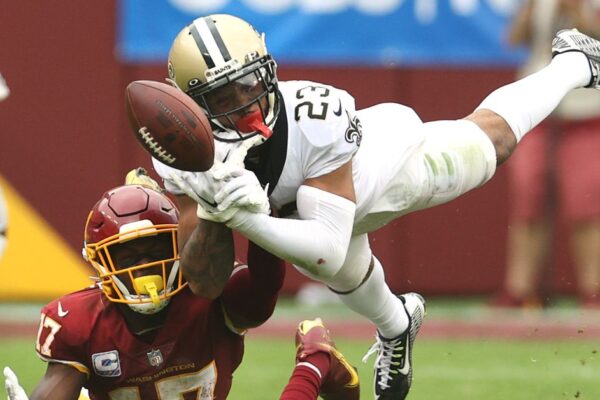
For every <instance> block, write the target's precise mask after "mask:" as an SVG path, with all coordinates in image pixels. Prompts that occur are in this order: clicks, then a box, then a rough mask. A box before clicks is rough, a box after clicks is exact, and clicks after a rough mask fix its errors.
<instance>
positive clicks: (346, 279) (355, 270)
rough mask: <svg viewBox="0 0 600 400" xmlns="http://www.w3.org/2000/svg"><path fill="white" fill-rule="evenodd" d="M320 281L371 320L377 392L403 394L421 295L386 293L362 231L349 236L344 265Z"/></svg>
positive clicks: (421, 309) (421, 314)
mask: <svg viewBox="0 0 600 400" xmlns="http://www.w3.org/2000/svg"><path fill="white" fill-rule="evenodd" d="M325 283H326V284H327V285H328V286H329V287H330V289H331V290H333V291H334V292H335V293H337V294H338V296H339V298H340V299H341V300H342V302H343V303H344V304H346V305H347V306H348V307H349V308H350V309H352V310H353V311H355V312H357V313H359V314H361V315H363V316H364V317H366V318H368V319H369V320H370V321H371V322H373V323H374V324H375V325H376V326H377V335H376V343H375V345H374V346H373V351H374V352H377V359H376V361H375V382H374V385H375V393H376V395H377V396H378V397H377V398H379V399H381V400H385V399H388V398H389V399H403V398H404V397H406V395H407V394H408V390H409V389H410V385H411V380H412V365H411V362H410V360H411V357H412V345H413V343H414V340H415V336H416V334H417V332H418V330H419V328H420V326H421V323H422V321H423V317H424V312H425V301H424V300H423V298H422V297H421V296H420V295H417V294H406V295H401V296H396V295H394V294H393V293H392V291H391V290H390V289H389V287H388V285H387V283H386V282H385V274H384V270H383V267H382V265H381V263H380V262H379V260H378V259H377V258H376V257H375V256H374V255H373V254H372V253H371V249H370V247H369V239H368V236H367V235H366V234H363V235H358V236H354V237H353V238H352V239H351V241H350V246H349V248H348V254H347V256H346V261H345V262H344V265H343V266H342V268H341V269H340V271H339V272H338V273H337V274H336V275H335V276H334V277H333V278H331V279H329V280H327V281H325ZM369 354H371V352H370V353H369Z"/></svg>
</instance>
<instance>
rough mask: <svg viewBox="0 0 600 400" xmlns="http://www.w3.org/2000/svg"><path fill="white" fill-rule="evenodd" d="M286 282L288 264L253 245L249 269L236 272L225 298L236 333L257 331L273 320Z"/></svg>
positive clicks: (250, 248)
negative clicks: (259, 327) (248, 330)
mask: <svg viewBox="0 0 600 400" xmlns="http://www.w3.org/2000/svg"><path fill="white" fill-rule="evenodd" d="M284 278H285V263H284V262H283V261H282V260H281V259H279V258H277V257H275V256H274V255H272V254H271V253H269V252H268V251H266V250H264V249H262V248H260V247H259V246H257V245H255V244H254V243H252V242H249V243H248V265H247V266H245V265H240V266H239V267H237V268H236V270H235V272H234V273H233V275H232V276H231V278H230V279H229V281H228V282H227V285H226V286H225V290H224V291H223V296H222V297H221V301H222V302H223V308H224V309H225V313H226V314H227V317H228V318H229V320H230V321H231V323H232V325H233V326H234V328H235V329H236V330H238V331H243V330H247V329H250V328H255V327H257V326H260V325H262V324H263V323H264V322H265V321H267V320H268V319H269V318H270V317H271V315H272V314H273V311H274V310H275V304H276V303H277V296H278V294H279V290H280V289H281V287H282V286H283V280H284Z"/></svg>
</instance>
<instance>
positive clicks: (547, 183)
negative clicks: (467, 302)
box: [491, 123, 555, 308]
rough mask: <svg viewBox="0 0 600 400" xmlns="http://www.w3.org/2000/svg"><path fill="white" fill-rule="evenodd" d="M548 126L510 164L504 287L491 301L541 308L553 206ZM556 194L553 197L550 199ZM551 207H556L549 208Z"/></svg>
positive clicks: (540, 128) (541, 127)
mask: <svg viewBox="0 0 600 400" xmlns="http://www.w3.org/2000/svg"><path fill="white" fill-rule="evenodd" d="M550 127H551V126H550V125H549V124H544V123H542V124H540V125H539V126H538V127H536V128H534V130H535V131H536V132H535V133H534V134H533V135H529V136H527V138H526V139H525V140H524V141H523V142H522V143H521V144H520V145H519V148H518V149H517V150H516V151H515V153H514V154H513V156H512V158H511V161H510V163H508V164H507V165H506V168H507V173H508V174H507V175H508V193H509V227H508V230H507V260H506V273H505V278H504V285H503V287H502V289H501V291H500V293H498V294H497V295H496V296H495V297H494V298H493V299H492V301H491V305H492V306H496V307H526V308H532V307H539V306H541V305H542V297H541V296H540V295H541V294H542V293H540V289H541V287H540V282H541V281H540V279H541V277H542V276H544V273H543V272H545V269H546V267H547V265H548V264H547V263H546V261H547V260H548V257H551V256H552V255H551V254H548V253H549V250H550V248H549V245H550V236H551V231H552V229H551V227H552V225H551V223H552V221H551V219H550V218H552V215H551V213H552V214H553V213H554V208H555V207H553V206H551V204H549V202H550V203H552V204H554V203H555V202H554V201H551V200H550V199H553V198H554V193H553V192H554V190H552V191H550V188H553V187H554V186H555V185H553V184H551V180H552V181H553V179H554V175H555V174H554V173H553V171H554V163H552V162H548V161H550V160H552V159H553V158H554V157H553V154H554V153H555V152H554V150H553V148H554V146H553V145H551V144H552V140H550V139H552V137H551V136H550V135H551V134H552V133H553V132H552V131H551V130H550ZM550 196H551V197H550ZM550 207H551V208H552V210H551V209H550Z"/></svg>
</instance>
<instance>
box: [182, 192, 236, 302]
mask: <svg viewBox="0 0 600 400" xmlns="http://www.w3.org/2000/svg"><path fill="white" fill-rule="evenodd" d="M179 197H182V198H183V199H179V198H178V200H179V201H178V204H179V206H180V208H181V212H182V218H181V219H180V226H179V235H180V239H179V240H181V242H180V243H184V244H183V248H182V249H181V260H180V263H181V269H182V271H183V275H184V276H185V279H186V280H187V281H188V283H189V285H190V289H191V290H192V292H193V293H194V294H196V295H198V296H202V297H206V298H210V299H214V298H216V297H218V296H220V295H221V293H222V292H223V288H224V287H225V284H226V283H227V280H228V279H229V277H230V276H231V272H232V270H233V263H234V259H235V250H234V245H233V234H232V232H231V230H230V229H229V228H228V227H227V226H225V225H224V224H221V223H218V222H212V221H205V220H201V219H198V218H196V213H195V210H196V206H197V205H196V202H194V201H193V200H192V199H190V198H189V197H186V196H179ZM187 203H189V204H187ZM186 210H187V214H188V215H184V214H185V213H186ZM191 214H193V215H191ZM190 230H191V233H189V234H188V233H187V232H186V231H190ZM182 234H183V235H188V237H187V238H181V235H182Z"/></svg>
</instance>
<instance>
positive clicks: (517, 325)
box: [0, 314, 600, 340]
mask: <svg viewBox="0 0 600 400" xmlns="http://www.w3.org/2000/svg"><path fill="white" fill-rule="evenodd" d="M326 324H327V327H328V328H329V329H330V330H331V332H332V333H333V334H334V335H335V337H336V338H348V339H369V338H371V337H372V336H373V335H374V328H373V327H372V326H371V325H370V324H368V323H365V322H357V321H336V320H334V321H326ZM296 325H297V321H291V320H282V319H273V320H271V321H269V322H267V323H266V324H265V325H263V326H261V327H259V328H256V329H253V330H251V332H250V333H249V336H250V337H290V336H291V335H293V333H294V332H295V330H296ZM36 333H37V325H36V324H33V323H31V322H25V323H16V322H0V339H5V338H18V337H24V338H27V337H34V336H35V335H36ZM419 337H420V338H437V339H443V338H446V339H449V338H452V339H463V338H464V339H492V338H496V339H519V340H550V339H567V340H568V339H574V340H598V339H599V338H600V317H599V316H598V315H595V316H594V317H593V318H589V317H588V318H548V317H540V316H530V317H524V316H518V317H515V316H514V315H510V314H503V315H491V316H487V317H479V318H470V319H466V318H464V317H462V318H448V317H444V318H440V317H437V318H427V319H426V320H425V322H424V324H423V327H422V328H421V331H420V333H419Z"/></svg>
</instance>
